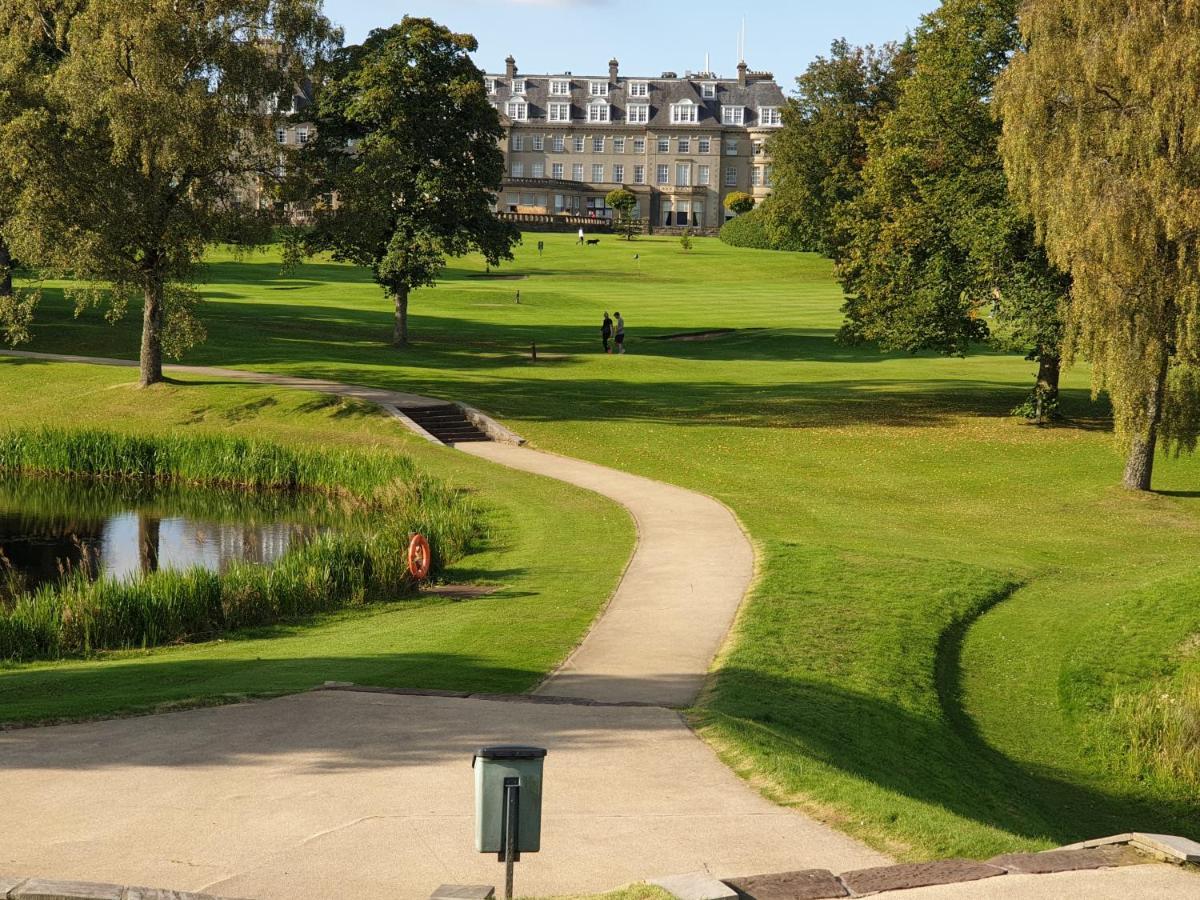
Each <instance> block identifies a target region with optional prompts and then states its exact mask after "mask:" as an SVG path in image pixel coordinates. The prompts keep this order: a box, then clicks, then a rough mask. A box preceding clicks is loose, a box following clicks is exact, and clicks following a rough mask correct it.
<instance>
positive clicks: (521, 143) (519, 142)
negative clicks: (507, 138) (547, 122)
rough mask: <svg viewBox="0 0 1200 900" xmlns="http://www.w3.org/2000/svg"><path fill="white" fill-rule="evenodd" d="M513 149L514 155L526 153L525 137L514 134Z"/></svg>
mask: <svg viewBox="0 0 1200 900" xmlns="http://www.w3.org/2000/svg"><path fill="white" fill-rule="evenodd" d="M512 148H513V153H524V152H525V135H523V134H514V135H513V138H512Z"/></svg>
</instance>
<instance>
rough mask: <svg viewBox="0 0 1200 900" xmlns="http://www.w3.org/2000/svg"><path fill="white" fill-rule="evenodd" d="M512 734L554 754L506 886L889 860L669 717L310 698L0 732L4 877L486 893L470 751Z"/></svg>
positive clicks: (234, 888) (255, 893)
mask: <svg viewBox="0 0 1200 900" xmlns="http://www.w3.org/2000/svg"><path fill="white" fill-rule="evenodd" d="M514 741H519V742H526V741H528V742H531V743H534V744H538V745H541V746H545V747H547V748H548V749H549V751H550V752H549V755H548V756H547V758H546V791H545V822H544V828H543V831H544V842H543V846H542V852H541V853H539V854H535V855H527V856H526V857H525V858H524V859H523V860H522V862H521V863H520V865H519V867H518V875H517V879H518V881H517V883H518V888H519V890H520V891H521V893H522V894H528V895H534V896H537V895H541V896H545V895H550V894H558V893H574V892H582V891H589V892H591V891H601V890H609V889H611V888H613V887H616V886H618V885H621V884H623V883H627V882H630V881H634V880H638V879H642V878H653V877H658V876H662V875H672V874H677V873H679V872H688V871H695V870H698V869H702V868H705V867H707V868H709V869H710V870H711V871H713V872H714V873H716V874H719V875H725V876H733V875H746V874H754V873H757V872H769V871H780V870H788V869H793V868H804V867H812V866H830V867H833V868H835V869H851V868H857V867H862V866H869V865H878V864H882V863H885V862H886V860H885V859H884V858H883V857H882V856H880V855H879V854H877V853H874V852H872V851H870V850H868V849H866V848H864V847H862V846H861V845H859V844H857V843H856V842H854V841H852V840H851V839H850V838H848V837H846V836H845V835H842V834H840V833H838V832H836V831H833V830H832V829H829V828H826V827H824V826H822V825H820V824H818V823H816V822H814V821H812V820H811V819H808V818H806V817H804V816H801V815H797V814H795V813H793V812H791V811H789V810H786V809H782V808H780V807H777V806H775V805H773V804H772V803H770V802H768V801H767V800H765V799H763V798H762V797H761V796H759V795H758V794H757V793H756V792H754V791H752V790H750V789H749V788H748V787H746V785H745V784H744V783H743V782H742V781H741V780H740V779H738V778H737V777H736V776H735V775H733V774H732V773H731V772H730V771H729V770H728V769H727V768H726V767H725V766H724V765H722V764H721V762H720V761H719V760H718V759H717V758H716V757H715V756H714V755H713V753H712V751H711V750H709V748H708V747H707V746H706V745H705V744H703V743H702V742H701V741H698V740H696V738H695V737H694V736H693V735H692V733H691V732H690V731H689V730H688V729H687V728H686V727H685V726H684V725H683V723H682V722H681V721H680V719H679V715H678V714H677V713H676V712H675V711H673V710H669V709H662V708H653V707H596V706H574V705H572V706H564V705H557V704H545V703H534V702H529V701H524V702H517V703H512V702H497V701H488V700H475V699H472V700H457V699H441V698H430V697H407V696H395V695H390V694H371V693H360V692H341V691H316V692H312V693H307V694H299V695H295V696H291V697H285V698H281V699H278V700H270V701H266V702H262V703H251V704H243V705H239V706H229V707H220V708H215V709H203V710H192V711H188V712H178V713H170V714H167V715H159V716H153V717H147V718H137V719H118V720H111V721H105V722H95V723H89V724H83V725H63V726H55V727H52V728H35V729H24V730H20V731H11V732H6V733H0V797H2V800H0V803H2V804H3V810H4V815H5V819H6V825H5V826H4V830H3V839H2V840H0V874H14V875H23V874H24V875H29V874H37V875H41V876H47V877H60V878H77V879H83V880H89V881H110V882H120V883H126V884H153V885H157V886H162V887H169V888H174V889H177V890H201V889H206V890H210V891H212V892H214V893H217V894H222V895H225V896H232V897H253V898H257V900H301V898H311V900H329V898H334V897H339V898H342V897H344V898H355V900H375V898H378V900H384V898H393V900H394V898H399V900H420V898H425V897H428V896H429V893H430V891H432V890H433V888H435V887H437V885H439V884H441V883H443V882H453V883H481V882H482V883H487V884H496V883H497V882H502V881H503V868H502V866H500V865H499V864H498V863H497V862H496V859H495V856H481V855H480V854H477V853H475V852H474V845H473V838H472V833H473V832H472V828H473V825H472V821H473V820H472V814H473V802H472V790H473V781H472V773H471V757H472V753H473V751H474V750H475V749H476V748H477V747H478V746H480V745H483V744H493V743H497V744H503V743H511V742H514Z"/></svg>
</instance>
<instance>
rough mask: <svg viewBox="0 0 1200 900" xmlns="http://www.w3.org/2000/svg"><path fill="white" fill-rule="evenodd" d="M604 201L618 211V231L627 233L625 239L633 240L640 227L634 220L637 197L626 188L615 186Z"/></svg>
mask: <svg viewBox="0 0 1200 900" xmlns="http://www.w3.org/2000/svg"><path fill="white" fill-rule="evenodd" d="M604 202H605V203H606V204H608V205H609V206H611V207H612V208H613V209H615V210H616V211H617V230H618V232H620V233H621V234H624V235H625V240H627V241H632V240H633V235H634V234H635V233H636V231H637V227H638V226H637V224H636V223H635V222H634V221H633V208H634V207H635V206H637V202H638V199H637V197H636V196H635V195H634V193H633V192H632V191H627V190H626V189H625V188H614V189H613V190H611V191H609V192H608V194H607V196H605V198H604Z"/></svg>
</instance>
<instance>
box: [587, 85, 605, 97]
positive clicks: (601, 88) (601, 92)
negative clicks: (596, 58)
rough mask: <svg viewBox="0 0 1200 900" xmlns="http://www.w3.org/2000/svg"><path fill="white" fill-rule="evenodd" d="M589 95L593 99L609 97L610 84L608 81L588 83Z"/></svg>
mask: <svg viewBox="0 0 1200 900" xmlns="http://www.w3.org/2000/svg"><path fill="white" fill-rule="evenodd" d="M588 94H590V95H591V96H593V97H607V96H608V82H607V81H591V82H588Z"/></svg>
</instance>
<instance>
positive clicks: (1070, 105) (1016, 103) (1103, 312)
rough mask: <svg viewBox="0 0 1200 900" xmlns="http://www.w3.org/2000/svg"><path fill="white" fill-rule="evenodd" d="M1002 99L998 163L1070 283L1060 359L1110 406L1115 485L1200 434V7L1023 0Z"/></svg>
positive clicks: (1176, 0)
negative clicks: (1119, 476) (1117, 470)
mask: <svg viewBox="0 0 1200 900" xmlns="http://www.w3.org/2000/svg"><path fill="white" fill-rule="evenodd" d="M1020 22H1021V31H1022V34H1023V36H1024V38H1025V41H1026V42H1027V46H1026V47H1025V48H1024V49H1023V50H1022V51H1021V52H1020V53H1018V54H1017V55H1016V57H1015V58H1014V60H1013V62H1012V65H1011V66H1010V68H1009V70H1008V71H1007V72H1006V73H1005V75H1004V76H1003V78H1002V79H1001V80H1000V84H999V85H998V90H997V99H998V104H999V109H1000V111H1001V113H1002V115H1003V119H1004V136H1003V140H1002V141H1001V151H1002V153H1003V155H1004V161H1005V165H1006V171H1007V172H1008V175H1009V178H1010V180H1011V183H1012V186H1013V190H1014V192H1015V194H1016V196H1017V197H1018V198H1019V199H1020V200H1021V202H1022V203H1023V204H1024V205H1025V206H1026V207H1027V208H1028V210H1029V211H1030V212H1031V213H1032V215H1033V218H1034V220H1035V221H1036V222H1037V227H1038V231H1039V234H1040V235H1041V236H1042V238H1043V240H1044V241H1045V245H1046V249H1047V251H1048V252H1049V255H1050V258H1051V259H1052V260H1053V261H1054V262H1055V263H1057V264H1058V265H1060V266H1062V267H1063V268H1064V269H1066V270H1068V271H1070V273H1071V275H1072V276H1073V278H1074V285H1075V287H1074V298H1073V302H1072V305H1071V309H1070V314H1069V317H1068V322H1067V340H1066V349H1067V356H1068V358H1072V357H1074V356H1076V355H1079V356H1084V357H1086V358H1087V359H1089V360H1090V361H1091V363H1092V378H1093V382H1092V386H1093V390H1094V391H1096V392H1099V391H1101V390H1106V391H1107V392H1108V393H1109V395H1110V397H1111V398H1112V403H1113V409H1114V412H1115V419H1116V435H1117V439H1118V441H1120V442H1121V444H1122V445H1123V446H1124V447H1125V448H1127V451H1128V456H1127V461H1126V466H1125V475H1124V483H1125V486H1126V487H1127V488H1130V489H1133V490H1149V489H1150V486H1151V479H1152V475H1153V467H1154V454H1155V449H1156V446H1158V445H1159V444H1160V443H1162V444H1163V446H1164V448H1174V449H1175V450H1176V451H1188V452H1192V451H1194V450H1195V447H1196V440H1197V434H1198V432H1200V368H1198V363H1200V332H1198V331H1197V329H1196V327H1195V323H1196V322H1197V321H1198V316H1200V152H1198V148H1200V103H1197V102H1196V98H1197V96H1200V5H1198V4H1197V3H1196V2H1194V0H1153V2H1151V0H1092V2H1090V3H1087V4H1079V3H1067V2H1063V0H1029V2H1026V3H1025V4H1024V6H1023V7H1022V11H1021V19H1020Z"/></svg>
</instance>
